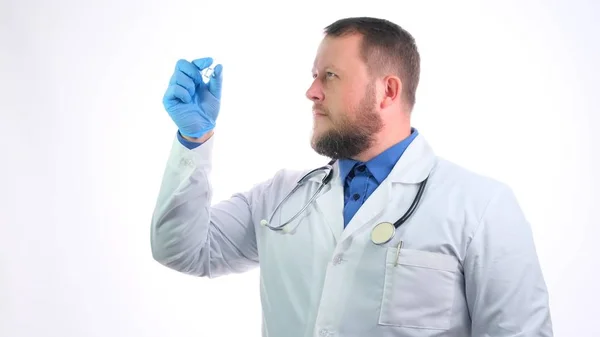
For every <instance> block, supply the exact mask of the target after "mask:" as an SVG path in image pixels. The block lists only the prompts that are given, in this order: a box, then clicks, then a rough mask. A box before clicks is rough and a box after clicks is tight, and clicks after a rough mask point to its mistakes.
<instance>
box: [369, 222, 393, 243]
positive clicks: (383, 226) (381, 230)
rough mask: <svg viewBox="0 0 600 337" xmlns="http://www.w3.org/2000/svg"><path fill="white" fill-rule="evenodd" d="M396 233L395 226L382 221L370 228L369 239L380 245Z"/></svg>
mask: <svg viewBox="0 0 600 337" xmlns="http://www.w3.org/2000/svg"><path fill="white" fill-rule="evenodd" d="M395 233H396V227H395V226H394V224H393V223H391V222H382V223H380V224H377V226H375V227H373V229H372V230H371V241H373V243H374V244H376V245H382V244H384V243H387V242H389V241H390V240H391V239H392V238H393V237H394V234H395Z"/></svg>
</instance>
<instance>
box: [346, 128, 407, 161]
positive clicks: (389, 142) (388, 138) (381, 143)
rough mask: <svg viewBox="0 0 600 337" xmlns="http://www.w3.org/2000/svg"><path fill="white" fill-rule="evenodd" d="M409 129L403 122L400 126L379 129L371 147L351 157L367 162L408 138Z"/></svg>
mask: <svg viewBox="0 0 600 337" xmlns="http://www.w3.org/2000/svg"><path fill="white" fill-rule="evenodd" d="M410 131H411V127H410V124H408V123H407V124H405V125H404V124H403V125H402V127H393V128H384V129H383V130H381V132H379V133H378V134H377V135H375V138H374V142H373V145H371V147H369V148H368V149H367V150H365V151H363V152H362V153H360V154H359V155H358V156H356V157H353V158H352V159H354V160H358V161H360V162H363V163H364V162H367V161H369V160H371V159H373V158H375V157H377V156H378V155H380V154H381V153H382V152H384V151H385V150H387V149H389V148H390V147H392V146H394V145H396V144H398V143H399V142H401V141H402V140H404V139H406V138H408V137H409V136H410Z"/></svg>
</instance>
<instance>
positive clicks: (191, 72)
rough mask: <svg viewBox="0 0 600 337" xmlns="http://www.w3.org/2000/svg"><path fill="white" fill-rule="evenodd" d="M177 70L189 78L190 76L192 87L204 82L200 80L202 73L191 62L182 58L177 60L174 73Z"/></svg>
mask: <svg viewBox="0 0 600 337" xmlns="http://www.w3.org/2000/svg"><path fill="white" fill-rule="evenodd" d="M177 72H181V73H183V74H185V75H187V76H188V77H189V78H191V79H192V81H193V82H194V88H195V87H196V86H198V85H201V84H204V82H203V81H202V75H201V74H200V72H199V71H198V69H197V68H196V67H195V66H194V64H192V63H191V62H188V61H186V60H183V59H181V60H179V61H177V65H176V66H175V73H177Z"/></svg>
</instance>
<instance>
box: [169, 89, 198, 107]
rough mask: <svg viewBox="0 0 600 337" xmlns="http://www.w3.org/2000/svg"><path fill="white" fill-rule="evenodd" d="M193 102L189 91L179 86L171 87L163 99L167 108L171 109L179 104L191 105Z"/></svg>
mask: <svg viewBox="0 0 600 337" xmlns="http://www.w3.org/2000/svg"><path fill="white" fill-rule="evenodd" d="M191 101H192V96H191V95H190V93H189V92H188V90H187V89H186V88H184V87H182V86H180V85H179V84H171V85H169V87H168V88H167V91H166V92H165V95H164V97H163V103H164V105H165V107H166V108H169V107H171V106H173V105H176V104H179V103H190V102H191Z"/></svg>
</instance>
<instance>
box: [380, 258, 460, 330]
mask: <svg viewBox="0 0 600 337" xmlns="http://www.w3.org/2000/svg"><path fill="white" fill-rule="evenodd" d="M385 262H386V263H385V279H384V284H383V294H382V299H381V311H380V313H379V324H381V325H391V326H399V327H406V328H420V329H436V330H447V329H448V328H449V326H450V314H451V311H452V307H453V303H454V294H455V292H456V287H457V277H458V275H457V274H458V272H459V268H458V267H459V263H458V260H457V259H456V258H454V257H453V256H450V255H444V254H440V253H432V252H426V251H419V250H412V249H404V248H401V249H400V253H399V255H398V250H397V248H396V247H390V248H388V251H387V254H386V261H385Z"/></svg>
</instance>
